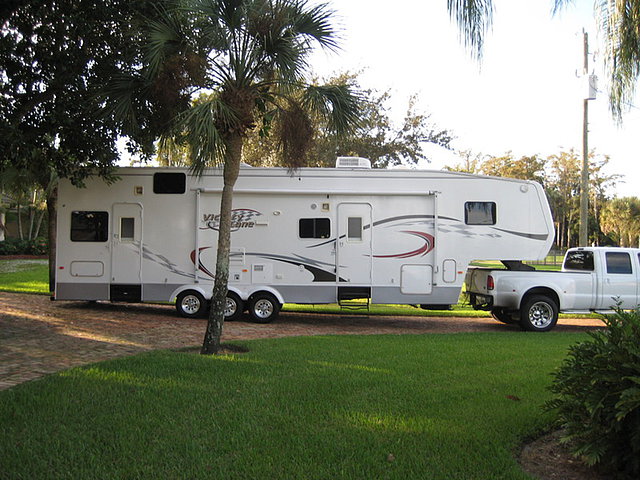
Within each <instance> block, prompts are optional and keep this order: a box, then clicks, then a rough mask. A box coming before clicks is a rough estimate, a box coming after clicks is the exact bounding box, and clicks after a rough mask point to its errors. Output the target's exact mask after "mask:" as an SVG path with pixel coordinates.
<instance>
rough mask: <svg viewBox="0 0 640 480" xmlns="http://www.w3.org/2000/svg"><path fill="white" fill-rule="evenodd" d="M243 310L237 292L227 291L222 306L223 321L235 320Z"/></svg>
mask: <svg viewBox="0 0 640 480" xmlns="http://www.w3.org/2000/svg"><path fill="white" fill-rule="evenodd" d="M243 311H244V304H243V302H242V300H241V299H240V297H239V296H238V294H236V293H233V292H227V298H226V303H225V307H224V319H225V321H233V320H237V319H238V317H240V315H242V312H243Z"/></svg>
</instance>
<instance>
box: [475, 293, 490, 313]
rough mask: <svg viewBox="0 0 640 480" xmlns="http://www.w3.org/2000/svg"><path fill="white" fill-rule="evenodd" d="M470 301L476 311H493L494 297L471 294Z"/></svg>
mask: <svg viewBox="0 0 640 480" xmlns="http://www.w3.org/2000/svg"><path fill="white" fill-rule="evenodd" d="M469 301H470V303H471V306H472V307H473V309H474V310H491V308H492V307H493V297H491V296H489V295H478V294H476V293H470V294H469Z"/></svg>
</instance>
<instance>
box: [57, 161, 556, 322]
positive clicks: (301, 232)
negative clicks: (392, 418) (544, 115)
mask: <svg viewBox="0 0 640 480" xmlns="http://www.w3.org/2000/svg"><path fill="white" fill-rule="evenodd" d="M117 176H118V177H119V180H118V181H116V182H115V183H112V184H107V183H105V182H104V181H103V180H102V179H100V178H92V179H89V180H88V181H87V182H86V188H76V187H74V186H72V185H71V183H70V182H69V181H67V180H62V181H61V182H60V185H59V188H58V195H59V198H58V235H57V242H58V243H57V258H56V265H57V270H56V273H57V275H56V286H55V296H54V298H55V299H59V300H111V301H127V302H167V301H172V302H173V301H175V302H176V308H177V310H178V312H179V313H180V314H181V315H184V316H188V317H191V316H198V315H200V314H202V313H203V312H204V311H206V309H207V304H208V300H209V299H210V298H211V290H212V284H213V277H214V272H215V261H216V245H217V235H218V227H219V208H220V195H221V191H222V176H221V170H220V169H209V170H206V171H205V172H204V173H203V175H202V176H200V177H195V176H192V175H190V174H189V171H188V170H187V169H181V168H148V167H145V168H120V169H118V171H117ZM553 237H554V228H553V223H552V219H551V213H550V210H549V205H548V202H547V200H546V196H545V194H544V192H543V190H542V187H541V186H540V185H539V184H537V183H535V182H530V181H523V180H514V179H507V178H496V177H486V176H479V175H470V174H464V173H456V172H447V171H427V170H406V169H405V170H382V169H371V168H370V164H369V161H368V160H366V159H360V158H351V157H346V158H339V159H338V163H337V167H336V168H303V169H300V170H296V171H290V170H287V169H281V168H252V167H248V166H243V167H242V168H241V170H240V176H239V178H238V181H237V183H236V186H235V190H234V197H233V221H232V233H231V257H230V270H229V293H228V297H227V309H226V312H225V315H226V317H227V319H234V318H236V317H237V316H238V315H241V314H242V313H243V312H244V311H245V310H248V311H249V314H250V315H251V316H252V317H253V318H254V319H255V320H256V321H259V322H268V321H270V320H272V319H273V318H274V317H275V316H276V315H277V314H278V312H279V309H280V307H281V305H282V304H283V303H285V302H287V303H302V304H322V303H343V302H345V301H348V300H352V299H356V298H357V299H365V301H366V302H367V304H368V303H378V304H411V305H419V306H423V307H425V308H427V307H428V306H433V305H439V306H444V305H447V306H448V305H450V304H455V303H457V301H458V296H459V294H460V289H461V287H462V283H463V281H464V278H465V272H466V270H467V266H468V265H469V263H470V262H471V261H473V260H485V259H492V260H505V261H506V262H505V263H506V264H507V265H509V266H512V267H513V266H514V265H517V262H510V261H519V260H522V259H528V260H536V259H542V258H544V257H545V255H546V254H547V252H548V251H549V249H550V247H551V243H552V241H553ZM516 268H517V267H516Z"/></svg>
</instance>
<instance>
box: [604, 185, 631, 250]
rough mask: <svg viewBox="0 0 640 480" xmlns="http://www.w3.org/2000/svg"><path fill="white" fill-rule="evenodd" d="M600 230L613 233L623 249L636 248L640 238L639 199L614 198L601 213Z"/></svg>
mask: <svg viewBox="0 0 640 480" xmlns="http://www.w3.org/2000/svg"><path fill="white" fill-rule="evenodd" d="M602 229H603V231H604V232H605V233H613V234H615V236H616V239H617V240H618V242H619V243H620V245H621V246H623V247H632V246H638V242H639V238H640V199H638V198H637V197H623V198H614V199H613V200H610V201H609V202H607V204H606V206H605V207H604V209H603V211H602Z"/></svg>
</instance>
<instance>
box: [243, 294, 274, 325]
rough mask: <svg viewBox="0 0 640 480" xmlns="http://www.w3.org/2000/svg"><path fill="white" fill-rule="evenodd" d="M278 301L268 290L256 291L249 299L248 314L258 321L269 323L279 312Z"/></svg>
mask: <svg viewBox="0 0 640 480" xmlns="http://www.w3.org/2000/svg"><path fill="white" fill-rule="evenodd" d="M280 306H281V305H280V302H278V299H277V298H276V297H274V296H273V295H272V294H270V293H268V292H258V293H255V294H253V295H252V296H251V298H250V299H249V315H251V318H253V319H254V320H255V321H256V322H258V323H269V322H271V321H272V320H273V319H274V318H276V317H277V316H278V313H280Z"/></svg>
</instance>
